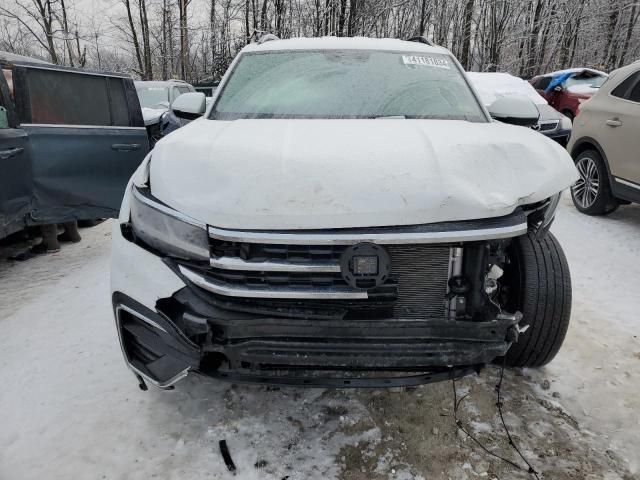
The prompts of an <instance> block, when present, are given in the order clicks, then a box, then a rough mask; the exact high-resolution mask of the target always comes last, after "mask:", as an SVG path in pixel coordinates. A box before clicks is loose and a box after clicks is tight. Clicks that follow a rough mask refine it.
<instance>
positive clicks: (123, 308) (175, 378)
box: [115, 304, 191, 389]
mask: <svg viewBox="0 0 640 480" xmlns="http://www.w3.org/2000/svg"><path fill="white" fill-rule="evenodd" d="M120 311H125V312H127V313H129V314H131V315H133V316H134V317H136V318H138V319H140V320H142V321H143V322H145V323H147V324H149V325H151V326H152V327H154V328H157V329H159V330H161V331H163V332H165V333H167V331H166V330H165V329H164V328H162V327H161V326H160V325H158V324H157V323H156V322H154V321H153V320H151V319H149V318H147V317H145V316H144V315H142V314H141V313H140V312H136V311H135V310H133V309H132V308H129V307H127V306H126V305H122V304H120V305H117V306H116V308H115V317H116V328H117V330H118V341H119V342H120V350H122V356H123V357H124V361H125V363H126V364H127V367H129V369H130V370H131V371H132V372H133V373H134V374H135V375H139V376H140V377H142V378H144V379H145V380H146V381H147V382H149V383H151V384H152V385H155V386H156V387H158V388H162V389H169V388H171V387H172V386H173V384H175V383H177V382H179V381H180V380H182V379H183V378H185V377H186V376H187V375H188V374H189V372H190V370H191V367H187V368H185V369H184V370H182V371H180V372H178V373H177V374H176V375H174V376H173V377H171V378H170V379H168V380H166V381H164V382H159V381H158V380H156V379H154V378H152V377H150V376H149V375H147V374H146V373H144V372H143V371H141V370H140V369H138V368H136V367H134V366H133V365H132V364H131V362H130V361H129V357H128V356H127V352H126V350H125V348H124V344H123V343H122V335H121V334H120V331H121V329H122V328H121V325H120Z"/></svg>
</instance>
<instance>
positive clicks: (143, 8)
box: [138, 0, 153, 80]
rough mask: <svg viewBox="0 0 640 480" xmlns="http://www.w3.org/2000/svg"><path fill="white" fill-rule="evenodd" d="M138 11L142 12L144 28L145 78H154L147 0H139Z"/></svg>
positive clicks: (142, 25)
mask: <svg viewBox="0 0 640 480" xmlns="http://www.w3.org/2000/svg"><path fill="white" fill-rule="evenodd" d="M138 11H139V14H140V27H141V30H142V32H141V33H142V60H143V64H144V75H143V78H144V80H152V79H153V69H152V66H151V42H150V39H149V20H148V18H147V5H146V1H145V0H138Z"/></svg>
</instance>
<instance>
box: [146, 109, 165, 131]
mask: <svg viewBox="0 0 640 480" xmlns="http://www.w3.org/2000/svg"><path fill="white" fill-rule="evenodd" d="M168 110H169V109H168V108H149V107H142V118H143V119H144V126H145V127H148V126H149V125H153V124H154V123H158V122H159V121H160V117H162V114H163V113H165V112H167V111H168Z"/></svg>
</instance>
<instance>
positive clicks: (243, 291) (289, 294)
mask: <svg viewBox="0 0 640 480" xmlns="http://www.w3.org/2000/svg"><path fill="white" fill-rule="evenodd" d="M178 269H179V270H180V273H181V274H182V275H184V276H185V278H187V279H188V280H189V281H191V282H192V283H193V284H194V285H196V286H198V287H200V288H202V289H203V290H207V291H209V292H212V293H216V294H218V295H224V296H227V297H244V298H300V299H305V300H309V299H333V300H345V299H350V300H351V299H366V298H369V296H368V294H367V292H366V290H362V291H359V290H351V289H337V288H316V289H313V290H295V289H290V288H273V287H272V288H268V289H257V288H246V287H235V286H229V285H227V284H224V283H220V282H217V281H215V280H212V279H207V278H205V277H203V276H202V275H199V274H197V273H196V272H194V271H193V270H190V269H188V268H186V267H185V266H183V265H178Z"/></svg>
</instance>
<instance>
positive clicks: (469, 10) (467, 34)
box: [460, 0, 475, 70]
mask: <svg viewBox="0 0 640 480" xmlns="http://www.w3.org/2000/svg"><path fill="white" fill-rule="evenodd" d="M474 2H475V0H467V1H466V3H465V5H464V13H463V16H464V24H463V26H462V52H461V53H460V63H461V64H462V66H463V67H464V68H465V70H469V69H471V57H470V56H469V51H470V49H471V22H472V20H473V6H474Z"/></svg>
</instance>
